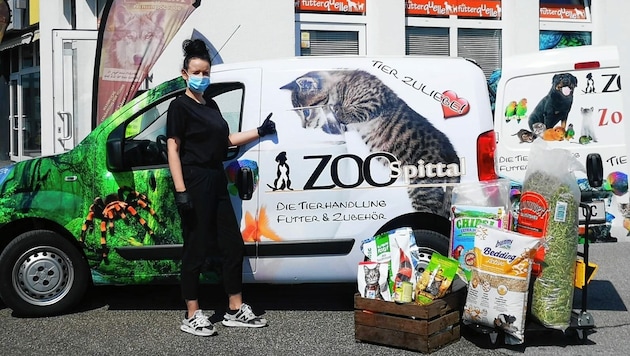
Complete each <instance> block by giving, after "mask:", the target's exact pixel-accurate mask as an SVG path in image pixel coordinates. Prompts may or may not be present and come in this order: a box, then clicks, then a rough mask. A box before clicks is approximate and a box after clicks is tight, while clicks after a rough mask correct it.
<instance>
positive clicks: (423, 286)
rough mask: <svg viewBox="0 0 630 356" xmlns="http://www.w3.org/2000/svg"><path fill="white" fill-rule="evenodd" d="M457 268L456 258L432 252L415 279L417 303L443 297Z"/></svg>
mask: <svg viewBox="0 0 630 356" xmlns="http://www.w3.org/2000/svg"><path fill="white" fill-rule="evenodd" d="M458 268H459V262H458V261H457V260H455V259H452V258H449V257H446V256H442V255H440V254H439V253H437V252H434V253H433V255H431V260H430V261H429V264H428V265H427V267H426V269H425V270H424V272H422V275H421V276H420V277H419V278H418V280H417V281H416V301H417V302H418V304H429V303H431V302H433V300H435V299H437V298H441V297H443V296H444V295H445V294H446V292H447V291H448V289H449V288H450V286H451V283H453V279H454V278H455V275H456V274H457V269H458Z"/></svg>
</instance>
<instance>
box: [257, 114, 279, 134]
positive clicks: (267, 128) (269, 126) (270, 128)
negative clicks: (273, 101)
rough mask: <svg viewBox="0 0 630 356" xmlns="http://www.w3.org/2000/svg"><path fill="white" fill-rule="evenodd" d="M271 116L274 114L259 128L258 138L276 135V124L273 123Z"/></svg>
mask: <svg viewBox="0 0 630 356" xmlns="http://www.w3.org/2000/svg"><path fill="white" fill-rule="evenodd" d="M271 115H273V113H270V114H269V116H267V118H266V119H265V121H263V123H262V125H260V126H258V136H260V137H263V136H266V135H272V134H275V133H276V123H275V122H273V121H271Z"/></svg>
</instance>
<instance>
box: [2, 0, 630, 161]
mask: <svg viewBox="0 0 630 356" xmlns="http://www.w3.org/2000/svg"><path fill="white" fill-rule="evenodd" d="M119 1H122V0H119ZM124 1H132V0H124ZM134 1H137V2H138V3H144V4H150V3H154V2H155V1H151V0H134ZM171 1H174V2H176V1H177V0H171ZM7 2H8V4H9V6H10V8H11V14H12V22H11V24H10V25H9V27H8V28H7V31H6V34H5V36H4V38H3V40H2V42H0V115H1V117H3V118H8V120H4V119H3V120H0V160H11V161H20V160H24V159H29V158H31V157H37V156H40V155H50V154H55V153H61V152H64V151H67V150H70V149H71V148H73V147H74V146H75V145H76V144H78V143H79V142H80V140H81V139H82V138H83V137H85V135H87V133H88V132H90V131H91V129H92V125H93V121H92V104H91V103H92V101H93V97H92V87H93V82H94V64H95V54H96V40H97V36H98V23H99V17H100V15H101V13H102V11H103V9H104V8H105V6H106V2H107V1H106V0H46V1H41V0H30V1H28V0H7ZM166 2H168V1H166ZM613 3H615V4H617V3H619V4H620V5H619V6H622V7H627V8H628V9H630V5H627V4H626V3H625V2H621V1H617V0H599V1H598V2H597V3H596V4H592V5H591V4H590V1H589V0H546V1H543V2H542V4H540V3H538V2H535V1H500V0H450V1H444V0H388V1H386V2H385V1H380V0H326V1H324V0H320V1H317V0H296V1H265V2H259V1H257V2H252V1H246V0H235V1H230V2H219V1H206V0H202V1H201V5H200V6H199V7H198V8H197V9H196V10H195V11H194V12H193V13H192V15H191V16H190V17H189V18H188V20H187V21H186V22H185V23H184V25H183V26H182V27H181V29H180V30H179V31H178V33H177V34H176V35H175V37H174V38H173V40H172V41H171V43H170V44H169V46H168V47H167V48H166V49H165V51H164V52H163V54H162V55H161V56H160V58H159V59H158V60H157V62H156V63H155V65H154V66H153V68H152V70H151V72H150V74H149V76H148V77H147V79H146V80H145V82H144V83H143V84H142V89H146V88H151V87H153V86H155V85H157V84H159V83H161V82H163V81H166V80H168V79H171V78H173V77H176V76H178V75H179V70H180V68H181V59H182V58H181V57H182V52H181V43H182V41H183V40H184V39H186V38H191V37H199V38H202V39H204V40H205V41H206V42H207V43H208V44H209V46H210V48H211V51H212V52H213V57H214V58H213V61H214V62H215V63H221V62H238V61H250V60H259V59H267V58H279V57H293V56H319V55H439V56H463V57H469V58H472V59H474V60H475V61H477V63H478V64H479V65H480V66H481V68H482V69H483V71H484V73H485V74H486V77H488V78H490V77H491V75H492V73H493V72H494V71H495V70H496V69H499V68H500V67H501V61H502V58H504V57H507V56H510V55H513V54H519V53H527V52H532V51H538V50H542V49H547V48H553V47H561V46H573V45H588V44H606V43H611V44H614V43H615V41H616V40H618V38H617V37H620V36H621V34H615V33H613V32H612V31H609V30H608V27H609V26H607V23H606V22H607V18H608V15H609V13H610V11H621V10H620V9H619V7H618V6H617V7H613V6H608V5H611V4H613ZM42 14H45V16H43V15H42Z"/></svg>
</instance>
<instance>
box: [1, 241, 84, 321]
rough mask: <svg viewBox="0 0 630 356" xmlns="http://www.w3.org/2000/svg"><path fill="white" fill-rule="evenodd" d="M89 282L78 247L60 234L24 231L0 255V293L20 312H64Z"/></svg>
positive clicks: (81, 295)
mask: <svg viewBox="0 0 630 356" xmlns="http://www.w3.org/2000/svg"><path fill="white" fill-rule="evenodd" d="M88 283H89V269H88V266H87V263H86V261H85V258H84V257H83V255H82V254H81V253H80V252H79V250H78V249H77V248H76V247H75V246H73V245H72V244H71V243H70V242H69V241H67V240H66V239H64V238H63V237H61V236H60V235H59V234H57V233H55V232H52V231H46V230H34V231H29V232H26V233H23V234H21V235H20V236H18V237H17V238H15V239H14V240H13V241H11V242H10V243H9V245H8V246H7V247H6V248H5V250H4V251H3V252H2V254H1V255H0V296H1V297H2V300H3V301H4V303H5V304H6V305H7V306H8V307H9V308H11V309H13V312H14V313H15V314H17V315H21V316H45V315H54V314H58V313H61V312H63V311H65V310H66V309H68V308H69V307H71V306H73V305H75V304H76V303H78V302H79V301H80V300H81V298H82V297H83V295H84V294H85V291H86V289H87V286H88Z"/></svg>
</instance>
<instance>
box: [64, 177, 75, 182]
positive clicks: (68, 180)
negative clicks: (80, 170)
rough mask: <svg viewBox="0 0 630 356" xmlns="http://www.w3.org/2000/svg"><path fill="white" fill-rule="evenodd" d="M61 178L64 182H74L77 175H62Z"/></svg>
mask: <svg viewBox="0 0 630 356" xmlns="http://www.w3.org/2000/svg"><path fill="white" fill-rule="evenodd" d="M63 180H64V181H66V182H76V181H77V176H65V177H63Z"/></svg>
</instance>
